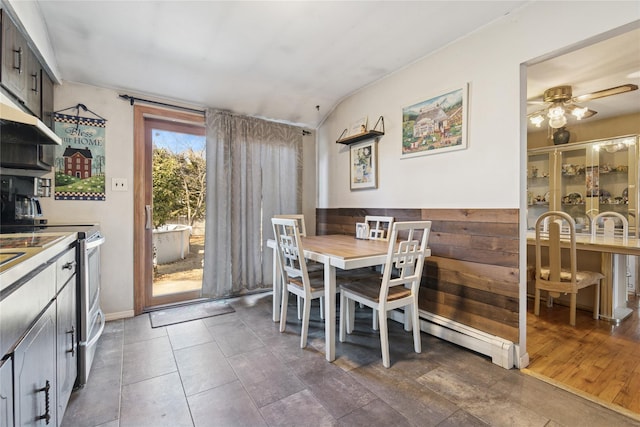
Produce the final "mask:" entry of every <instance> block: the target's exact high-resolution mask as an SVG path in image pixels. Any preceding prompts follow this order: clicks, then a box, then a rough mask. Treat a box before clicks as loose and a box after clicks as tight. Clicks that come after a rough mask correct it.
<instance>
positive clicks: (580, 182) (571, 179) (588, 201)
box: [559, 147, 597, 232]
mask: <svg viewBox="0 0 640 427" xmlns="http://www.w3.org/2000/svg"><path fill="white" fill-rule="evenodd" d="M590 151H591V150H590V149H589V148H588V147H577V148H575V149H572V150H565V151H562V153H561V155H560V160H561V164H560V168H561V169H560V171H561V172H560V180H559V197H560V210H562V211H563V212H566V213H568V214H569V215H571V216H572V217H573V219H574V220H575V221H576V231H577V232H585V231H588V230H589V223H590V219H589V217H588V216H587V211H588V210H590V209H592V205H593V197H592V195H594V193H593V191H591V192H589V193H588V194H587V188H591V187H593V183H592V179H593V165H592V164H591V162H590V159H591V158H592V156H591V153H590ZM595 196H596V198H597V193H595Z"/></svg>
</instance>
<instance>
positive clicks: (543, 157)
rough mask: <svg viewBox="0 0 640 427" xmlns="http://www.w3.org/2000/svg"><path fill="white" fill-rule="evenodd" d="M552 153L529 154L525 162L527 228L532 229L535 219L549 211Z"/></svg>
mask: <svg viewBox="0 0 640 427" xmlns="http://www.w3.org/2000/svg"><path fill="white" fill-rule="evenodd" d="M551 157H552V153H549V152H544V153H539V154H530V155H529V157H528V161H527V228H529V229H533V228H534V227H535V224H536V219H537V218H538V217H539V216H540V215H542V214H543V213H545V212H547V211H548V210H549V203H550V201H551V193H550V187H549V177H550V175H551V162H550V158H551Z"/></svg>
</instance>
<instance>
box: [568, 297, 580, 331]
mask: <svg viewBox="0 0 640 427" xmlns="http://www.w3.org/2000/svg"><path fill="white" fill-rule="evenodd" d="M577 296H578V294H577V293H573V294H571V300H570V302H569V324H570V325H571V326H576V305H577V304H576V303H577Z"/></svg>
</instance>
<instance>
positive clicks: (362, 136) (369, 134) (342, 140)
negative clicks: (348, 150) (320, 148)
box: [336, 116, 384, 145]
mask: <svg viewBox="0 0 640 427" xmlns="http://www.w3.org/2000/svg"><path fill="white" fill-rule="evenodd" d="M379 123H382V130H381V131H379V130H376V128H377V127H378V124H379ZM346 133H347V129H345V130H343V131H342V133H341V134H340V136H339V137H338V140H337V141H336V144H345V145H351V144H355V143H356V142H360V141H365V140H367V139H373V138H378V137H381V136H382V135H384V118H383V117H382V116H380V117H379V118H378V121H377V122H376V124H375V126H374V127H373V129H371V130H368V131H366V132H362V133H359V134H356V135H351V136H347V137H345V136H344V135H345V134H346Z"/></svg>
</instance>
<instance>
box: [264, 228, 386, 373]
mask: <svg viewBox="0 0 640 427" xmlns="http://www.w3.org/2000/svg"><path fill="white" fill-rule="evenodd" d="M267 246H268V247H270V248H272V249H273V250H274V255H273V321H274V322H277V321H279V319H280V303H281V299H282V277H280V271H279V268H278V266H277V260H276V253H275V250H276V243H275V240H273V239H271V240H268V241H267ZM302 247H303V248H304V256H305V258H306V259H309V260H312V261H316V262H319V263H322V264H324V330H325V350H326V354H325V357H326V359H327V360H328V361H330V362H332V361H334V360H335V358H336V345H335V340H336V333H335V330H336V269H342V270H351V269H354V268H360V267H370V266H375V265H382V264H384V262H385V260H386V256H387V251H388V249H389V242H386V241H383V240H362V239H356V238H355V237H354V236H349V235H344V234H330V235H324V236H307V237H303V238H302Z"/></svg>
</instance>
